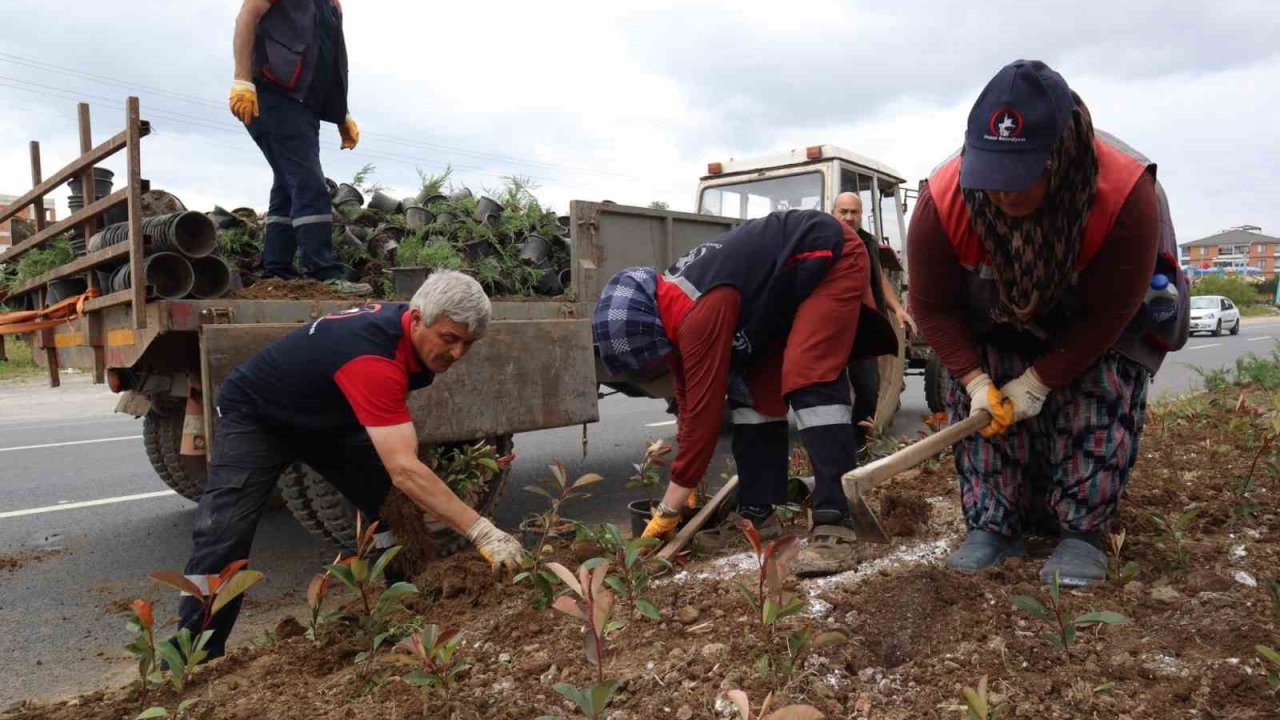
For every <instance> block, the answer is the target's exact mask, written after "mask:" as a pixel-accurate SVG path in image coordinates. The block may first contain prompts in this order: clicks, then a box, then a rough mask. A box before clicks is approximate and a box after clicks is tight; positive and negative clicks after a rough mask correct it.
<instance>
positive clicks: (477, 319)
mask: <svg viewBox="0 0 1280 720" xmlns="http://www.w3.org/2000/svg"><path fill="white" fill-rule="evenodd" d="M489 314H490V305H489V298H488V297H486V296H485V294H484V291H483V290H482V289H481V288H480V284H479V283H477V282H476V281H475V280H474V279H472V278H471V277H469V276H467V275H464V274H462V273H459V272H453V271H448V270H440V271H437V272H435V273H432V275H431V276H430V277H428V278H427V281H426V282H425V283H423V284H422V287H421V288H419V289H418V292H417V293H415V294H414V296H413V299H412V300H411V301H410V302H409V303H408V304H405V303H375V304H372V305H365V306H363V307H356V308H352V309H350V310H346V311H343V312H339V313H334V314H332V315H326V316H324V317H322V318H320V319H319V320H316V321H315V322H312V323H310V324H308V325H304V326H302V327H301V328H299V329H298V330H295V331H293V332H292V333H290V334H289V335H287V336H286V337H284V338H283V339H281V340H279V341H277V342H276V343H274V344H272V345H269V346H267V347H266V348H265V349H264V350H262V351H261V352H259V353H258V354H257V355H255V356H254V357H253V358H251V359H250V360H249V361H248V362H246V363H245V364H243V365H241V366H240V367H238V368H236V370H235V371H233V372H232V373H231V375H230V376H228V377H227V380H226V382H224V383H223V385H222V389H221V391H220V392H219V394H218V399H217V405H216V409H217V420H216V421H215V422H216V423H217V424H216V426H215V433H214V437H213V455H212V463H211V465H210V467H209V479H208V481H207V482H206V483H205V486H204V492H203V494H202V495H201V496H200V504H199V507H198V508H197V510H196V519H195V529H194V531H193V545H194V548H193V550H192V553H191V560H190V561H189V562H188V563H187V567H186V571H185V573H186V575H187V578H188V579H189V580H191V581H192V582H194V583H196V585H198V586H200V587H201V588H202V589H205V590H207V578H208V576H209V575H212V574H216V573H217V572H218V571H219V570H220V569H221V568H223V567H224V566H226V565H227V564H228V563H231V562H234V561H236V560H240V559H243V558H247V557H249V550H250V547H251V546H252V544H253V535H254V531H255V529H256V528H257V525H258V520H259V519H260V518H261V517H262V512H263V510H264V508H265V507H266V503H267V500H268V499H269V498H270V497H271V493H272V490H273V489H274V488H275V485H276V478H277V477H279V475H280V473H281V471H283V470H284V469H285V468H286V467H288V466H289V465H290V464H292V463H293V462H295V461H297V460H302V461H303V462H305V463H307V464H308V465H310V466H311V467H312V468H313V469H315V470H316V471H317V472H319V473H320V474H321V475H323V476H324V478H325V479H326V480H328V481H329V482H330V483H332V484H333V485H335V486H336V487H337V488H338V489H339V490H340V491H341V492H342V494H343V495H345V496H346V497H347V498H348V499H349V500H350V501H351V503H352V504H353V505H355V506H356V507H357V508H359V509H360V510H361V511H362V512H363V513H364V514H365V516H367V517H368V518H369V519H370V521H373V520H376V519H377V518H378V513H379V510H380V509H381V507H382V503H383V501H384V500H385V499H386V496H387V493H388V492H389V491H390V489H391V486H392V485H394V486H395V487H397V488H399V489H400V490H401V491H403V492H404V494H405V495H407V496H408V497H409V499H410V500H411V501H413V503H414V504H415V505H417V506H418V507H419V508H421V509H422V510H424V511H425V512H428V513H431V514H432V515H433V516H435V517H437V518H439V519H440V520H442V521H443V522H444V523H446V524H447V525H449V527H451V528H453V529H454V530H455V531H456V532H458V533H459V534H461V535H465V536H466V538H467V539H468V540H470V541H471V542H472V543H474V544H475V546H476V549H477V550H479V551H480V554H481V555H483V556H484V557H485V559H487V560H488V561H489V562H490V564H492V565H493V567H494V569H495V570H499V569H504V568H505V569H507V570H514V569H515V567H516V566H517V565H518V564H519V562H520V558H521V556H522V555H523V551H522V549H521V546H520V543H519V542H517V541H516V540H515V539H514V538H512V537H511V536H510V535H508V534H506V533H504V532H503V531H501V530H499V529H498V528H496V527H494V525H493V523H491V522H490V521H489V520H487V519H485V518H483V517H480V516H479V515H478V514H476V512H475V511H474V510H472V509H471V508H470V507H468V506H467V505H465V504H464V503H463V502H462V501H461V500H459V499H458V498H457V497H456V496H455V495H454V494H453V492H452V491H450V490H449V488H448V487H447V486H446V485H445V484H444V483H443V482H442V481H441V480H440V478H439V477H437V476H436V474H435V473H433V472H432V471H431V469H430V468H428V467H427V466H426V465H424V464H423V463H422V462H421V461H420V460H419V459H418V433H417V431H416V430H415V429H414V426H413V418H412V416H411V415H410V414H409V408H408V406H407V405H406V402H405V401H406V398H407V397H408V394H409V391H410V390H416V389H419V388H423V387H426V386H427V385H430V384H431V381H432V379H434V377H435V375H436V374H437V373H442V372H445V371H446V370H448V369H449V368H450V367H451V366H452V365H453V364H454V363H456V362H458V361H459V360H461V359H462V356H463V355H465V354H466V353H467V350H469V349H470V347H471V344H472V343H474V342H475V341H476V340H478V339H479V338H480V337H481V336H482V335H484V332H485V328H486V326H487V325H488V322H489ZM392 541H393V538H392V537H391V533H390V532H389V531H386V530H385V529H384V531H383V532H381V533H379V534H378V535H377V536H376V543H377V545H378V547H380V548H385V547H389V546H390V545H391V544H392ZM239 610H240V599H239V598H237V599H236V600H234V601H232V602H231V603H230V604H228V605H227V606H226V608H225V609H223V610H222V611H221V612H219V613H218V614H217V615H215V616H214V617H213V623H212V626H211V629H212V630H213V631H214V635H213V638H212V639H211V641H210V642H209V645H208V647H209V650H210V652H211V653H212V654H213V656H215V657H216V656H218V655H220V654H222V653H223V651H224V649H225V645H226V640H227V635H228V634H229V633H230V632H231V627H232V625H233V624H234V623H235V619H236V615H237V614H238V612H239ZM180 612H181V615H182V626H183V627H187V628H191V629H192V630H193V631H198V630H199V627H200V624H201V620H202V613H201V606H200V603H199V602H198V601H196V599H195V598H192V597H184V598H183V600H182V604H181V606H180Z"/></svg>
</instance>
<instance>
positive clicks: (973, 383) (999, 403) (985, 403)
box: [964, 373, 1015, 438]
mask: <svg viewBox="0 0 1280 720" xmlns="http://www.w3.org/2000/svg"><path fill="white" fill-rule="evenodd" d="M964 389H965V392H967V393H969V416H970V417H972V416H973V415H974V414H975V413H977V412H978V411H979V410H986V411H987V412H988V413H989V414H990V415H991V423H990V424H989V425H987V426H986V427H984V428H982V429H981V430H979V431H978V432H980V433H982V436H983V437H987V438H989V437H992V436H994V435H999V434H1001V433H1003V432H1004V431H1005V430H1008V429H1009V426H1010V425H1012V424H1013V423H1014V422H1015V420H1014V415H1013V408H1012V407H1010V405H1009V400H1008V398H1006V397H1005V396H1004V393H1003V392H1001V391H1000V390H997V389H996V386H995V385H994V384H993V383H992V382H991V377H990V376H989V375H987V374H986V373H981V374H979V375H978V377H976V378H974V379H972V380H970V381H969V382H968V383H966V384H965V386H964Z"/></svg>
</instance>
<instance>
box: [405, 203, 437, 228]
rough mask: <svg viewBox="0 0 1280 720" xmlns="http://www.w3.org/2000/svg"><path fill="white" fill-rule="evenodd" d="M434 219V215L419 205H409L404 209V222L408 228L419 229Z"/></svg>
mask: <svg viewBox="0 0 1280 720" xmlns="http://www.w3.org/2000/svg"><path fill="white" fill-rule="evenodd" d="M435 219H436V216H435V215H434V214H432V212H431V211H430V210H428V209H426V208H425V207H422V206H421V205H409V206H408V207H406V208H405V209H404V224H405V226H406V227H408V228H409V229H410V230H421V229H422V228H424V227H426V226H428V225H430V224H431V223H432V222H433V221H434V220H435Z"/></svg>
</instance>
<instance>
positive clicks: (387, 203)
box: [369, 190, 400, 213]
mask: <svg viewBox="0 0 1280 720" xmlns="http://www.w3.org/2000/svg"><path fill="white" fill-rule="evenodd" d="M369 209H370V210H377V211H379V212H384V213H394V212H400V201H399V200H397V199H395V198H393V197H391V196H390V195H388V194H386V193H384V192H382V191H381V190H375V191H374V192H373V197H371V198H369Z"/></svg>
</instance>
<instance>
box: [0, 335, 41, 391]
mask: <svg viewBox="0 0 1280 720" xmlns="http://www.w3.org/2000/svg"><path fill="white" fill-rule="evenodd" d="M4 350H5V353H6V354H7V356H8V358H9V359H8V360H7V361H6V360H0V381H4V380H16V379H17V378H25V377H31V376H34V375H38V374H40V373H41V372H43V371H42V370H41V369H40V368H39V366H37V365H36V364H35V362H34V361H33V360H32V359H31V346H30V345H29V344H27V343H26V341H25V340H24V339H23V338H20V337H15V336H12V335H9V336H6V337H5V339H4Z"/></svg>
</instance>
